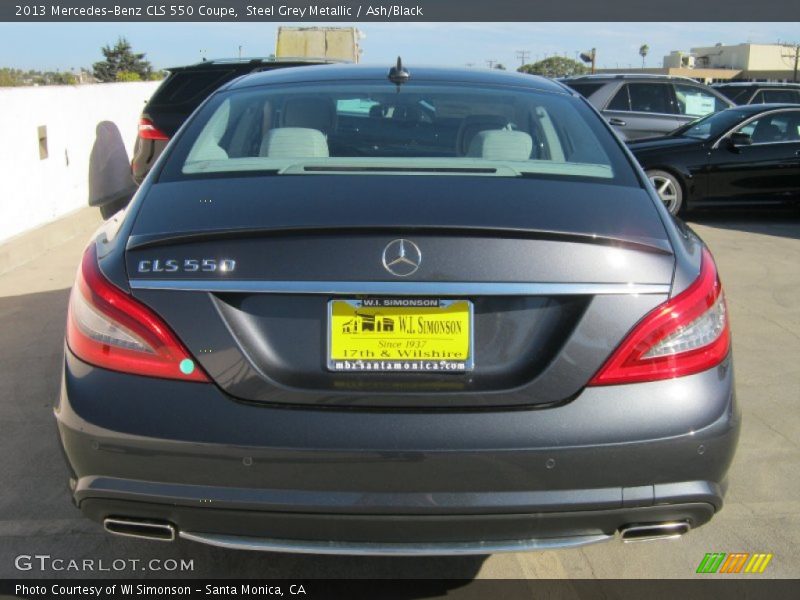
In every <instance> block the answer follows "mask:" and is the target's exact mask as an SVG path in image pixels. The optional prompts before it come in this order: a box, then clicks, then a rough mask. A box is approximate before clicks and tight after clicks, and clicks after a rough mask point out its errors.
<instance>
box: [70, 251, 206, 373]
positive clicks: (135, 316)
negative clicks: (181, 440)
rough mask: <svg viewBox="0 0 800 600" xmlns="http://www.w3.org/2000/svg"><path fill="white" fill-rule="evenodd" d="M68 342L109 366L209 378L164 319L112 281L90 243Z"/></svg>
mask: <svg viewBox="0 0 800 600" xmlns="http://www.w3.org/2000/svg"><path fill="white" fill-rule="evenodd" d="M67 345H68V346H69V348H70V350H72V352H73V353H74V354H75V355H76V356H77V357H78V358H80V359H81V360H83V361H85V362H87V363H89V364H92V365H95V366H98V367H103V368H105V369H111V370H114V371H122V372H124V373H133V374H136V375H147V376H150V377H164V378H167V379H181V380H184V381H209V379H208V376H207V375H206V374H205V373H204V372H203V370H202V369H201V368H200V367H199V365H196V364H195V362H194V360H193V359H192V357H191V355H190V354H189V352H188V351H187V350H186V348H185V347H184V346H183V344H182V343H181V342H180V340H179V339H178V338H177V337H176V336H175V334H174V333H172V331H171V330H170V328H169V327H168V326H167V324H166V323H164V321H163V320H162V319H161V318H160V317H159V316H158V315H156V314H155V313H154V312H153V311H152V310H150V309H149V308H147V307H146V306H145V305H144V304H142V303H141V302H139V301H137V300H135V299H134V298H132V297H131V296H130V295H128V294H126V293H125V292H123V291H122V290H120V289H119V288H117V287H116V286H114V285H113V284H111V282H109V281H108V280H107V279H106V278H105V277H104V276H103V274H102V273H101V271H100V267H99V266H98V264H97V252H96V250H95V246H94V244H91V245H90V246H89V248H88V249H87V250H86V252H85V253H84V255H83V262H82V263H81V268H80V269H79V271H78V277H77V279H76V281H75V286H74V287H73V288H72V295H71V296H70V303H69V315H68V317H67Z"/></svg>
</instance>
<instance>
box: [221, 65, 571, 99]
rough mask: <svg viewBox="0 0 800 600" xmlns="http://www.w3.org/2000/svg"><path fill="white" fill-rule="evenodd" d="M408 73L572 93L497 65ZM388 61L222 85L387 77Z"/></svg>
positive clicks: (291, 71) (263, 75)
mask: <svg viewBox="0 0 800 600" xmlns="http://www.w3.org/2000/svg"><path fill="white" fill-rule="evenodd" d="M404 67H405V68H406V69H407V70H408V72H409V73H410V75H411V79H410V80H411V81H412V82H413V81H434V82H435V81H440V82H445V81H446V82H460V83H481V84H487V85H507V86H516V87H527V88H531V89H535V90H540V91H545V92H555V93H559V94H564V95H572V94H573V92H572V91H571V90H567V89H566V88H565V87H564V86H563V85H561V84H560V83H557V82H555V81H553V80H550V79H547V78H545V77H539V76H538V75H528V74H523V73H517V72H515V71H502V70H499V69H467V68H461V69H459V68H451V67H427V66H426V67H415V66H413V65H404ZM389 68H390V66H389V65H384V66H375V65H353V64H334V65H321V66H309V67H303V68H297V69H295V68H287V69H277V70H273V71H266V72H255V73H251V74H248V75H245V76H243V77H240V78H239V79H236V80H234V81H232V82H231V83H230V84H228V85H227V86H225V87H224V88H223V89H240V88H249V87H254V86H260V85H267V84H283V83H305V82H311V81H315V82H329V81H334V82H335V81H363V80H373V81H375V80H378V81H379V80H385V81H388V74H389Z"/></svg>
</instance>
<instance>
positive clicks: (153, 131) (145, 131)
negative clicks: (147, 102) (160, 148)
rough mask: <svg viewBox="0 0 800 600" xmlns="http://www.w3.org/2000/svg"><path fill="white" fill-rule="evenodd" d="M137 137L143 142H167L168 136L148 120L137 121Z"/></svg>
mask: <svg viewBox="0 0 800 600" xmlns="http://www.w3.org/2000/svg"><path fill="white" fill-rule="evenodd" d="M139 137H140V138H142V139H143V140H161V141H167V140H169V136H168V135H167V134H166V133H164V132H163V131H161V130H160V129H159V128H158V127H156V126H155V123H153V122H152V121H151V120H150V119H146V118H144V117H142V118H141V119H139Z"/></svg>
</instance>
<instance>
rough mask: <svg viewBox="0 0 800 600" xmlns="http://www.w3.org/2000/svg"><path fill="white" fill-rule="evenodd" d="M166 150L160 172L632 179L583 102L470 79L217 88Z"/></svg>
mask: <svg viewBox="0 0 800 600" xmlns="http://www.w3.org/2000/svg"><path fill="white" fill-rule="evenodd" d="M173 159H174V161H173V162H172V163H171V164H168V165H167V168H166V169H165V173H166V177H167V178H170V177H173V178H181V177H196V176H203V175H206V174H215V175H216V176H219V174H222V173H237V172H238V173H241V172H247V171H251V172H263V173H267V174H275V175H309V174H320V173H327V174H330V173H354V172H359V173H362V172H363V173H368V174H386V173H395V174H396V173H398V172H400V173H404V172H408V173H411V174H429V175H452V174H465V173H466V174H474V175H494V176H509V177H512V176H513V177H520V176H530V175H533V176H554V177H578V178H595V179H600V180H606V181H607V182H609V183H623V182H624V183H625V184H627V185H637V182H636V179H635V177H634V176H633V170H632V169H631V167H630V163H628V162H627V160H626V159H625V157H624V155H623V153H622V152H621V150H620V147H619V144H618V143H616V142H615V140H614V139H613V136H612V135H611V134H610V132H609V131H608V129H607V128H606V127H605V126H604V125H603V124H602V122H601V120H600V119H599V118H598V117H597V115H595V114H594V113H593V112H592V111H591V110H590V109H589V108H588V107H587V106H585V105H584V102H583V101H582V100H579V99H577V98H574V97H571V96H569V95H566V94H560V93H550V92H537V91H535V90H530V89H524V88H515V87H501V86H497V87H489V86H480V87H479V86H473V85H466V84H431V83H427V82H419V83H416V84H412V83H407V84H405V85H403V86H400V87H399V88H398V87H396V86H394V85H392V84H389V83H387V82H381V83H371V82H353V83H335V84H320V83H313V84H300V85H282V86H265V87H258V88H250V89H243V90H233V91H228V92H223V93H220V94H218V95H217V96H216V97H215V98H214V99H212V101H211V102H209V103H208V104H207V105H206V106H205V107H203V109H202V110H201V111H200V113H199V114H198V115H197V117H196V118H195V119H194V120H193V122H192V124H191V126H190V127H189V128H188V129H187V131H186V134H185V135H184V136H183V137H182V141H181V143H180V144H179V147H178V149H177V150H176V152H175V153H174V157H173ZM176 161H180V165H179V167H176V166H175V162H176Z"/></svg>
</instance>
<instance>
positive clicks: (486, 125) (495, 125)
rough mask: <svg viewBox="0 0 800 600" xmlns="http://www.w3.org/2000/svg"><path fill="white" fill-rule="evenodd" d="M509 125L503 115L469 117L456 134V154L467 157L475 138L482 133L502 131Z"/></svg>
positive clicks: (464, 120)
mask: <svg viewBox="0 0 800 600" xmlns="http://www.w3.org/2000/svg"><path fill="white" fill-rule="evenodd" d="M507 125H508V119H507V118H506V117H504V116H502V115H467V116H466V117H464V119H463V120H462V121H461V125H460V126H459V128H458V133H457V134H456V154H458V156H467V154H468V152H469V147H470V144H471V143H472V140H473V138H474V137H475V136H476V135H478V133H480V132H481V131H487V130H500V129H503V128H505V127H506V126H507Z"/></svg>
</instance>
